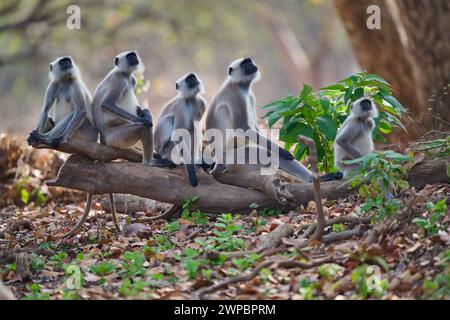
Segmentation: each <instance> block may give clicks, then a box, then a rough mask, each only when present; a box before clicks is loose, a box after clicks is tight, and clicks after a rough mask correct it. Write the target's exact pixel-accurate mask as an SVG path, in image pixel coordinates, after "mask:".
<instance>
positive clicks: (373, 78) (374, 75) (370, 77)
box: [366, 73, 391, 87]
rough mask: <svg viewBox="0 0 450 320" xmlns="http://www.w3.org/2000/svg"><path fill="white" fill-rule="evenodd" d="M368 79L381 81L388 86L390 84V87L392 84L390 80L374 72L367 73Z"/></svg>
mask: <svg viewBox="0 0 450 320" xmlns="http://www.w3.org/2000/svg"><path fill="white" fill-rule="evenodd" d="M366 81H376V82H380V83H382V84H384V85H386V86H389V87H390V86H391V85H390V84H389V82H387V81H386V80H385V79H383V78H382V77H380V76H378V75H376V74H373V73H369V74H367V75H366Z"/></svg>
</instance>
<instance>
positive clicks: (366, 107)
mask: <svg viewBox="0 0 450 320" xmlns="http://www.w3.org/2000/svg"><path fill="white" fill-rule="evenodd" d="M360 105H361V110H362V111H365V112H367V111H370V110H371V109H372V101H370V100H369V99H364V100H361V102H360Z"/></svg>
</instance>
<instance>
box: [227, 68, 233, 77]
mask: <svg viewBox="0 0 450 320" xmlns="http://www.w3.org/2000/svg"><path fill="white" fill-rule="evenodd" d="M232 72H233V68H232V67H229V68H228V75H229V76H231V73H232Z"/></svg>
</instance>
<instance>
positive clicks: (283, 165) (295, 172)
mask: <svg viewBox="0 0 450 320" xmlns="http://www.w3.org/2000/svg"><path fill="white" fill-rule="evenodd" d="M279 166H280V169H281V170H282V171H284V172H287V173H289V174H290V175H292V176H294V177H296V178H297V179H300V180H302V181H304V182H311V181H312V178H313V173H312V172H311V171H309V170H308V169H307V168H306V167H305V166H303V165H302V164H301V163H300V162H298V161H296V160H286V159H280V163H279Z"/></svg>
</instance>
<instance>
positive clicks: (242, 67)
mask: <svg viewBox="0 0 450 320" xmlns="http://www.w3.org/2000/svg"><path fill="white" fill-rule="evenodd" d="M260 76H261V75H260V73H259V71H258V67H257V66H256V65H255V64H254V63H253V61H252V59H251V58H241V59H237V60H235V61H233V62H232V63H231V64H230V66H229V67H228V78H229V79H230V80H231V81H232V82H237V83H240V82H241V83H251V82H253V81H257V80H258V79H259V77H260Z"/></svg>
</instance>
